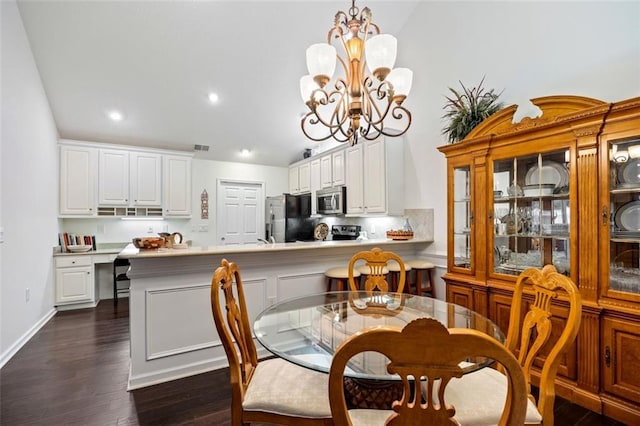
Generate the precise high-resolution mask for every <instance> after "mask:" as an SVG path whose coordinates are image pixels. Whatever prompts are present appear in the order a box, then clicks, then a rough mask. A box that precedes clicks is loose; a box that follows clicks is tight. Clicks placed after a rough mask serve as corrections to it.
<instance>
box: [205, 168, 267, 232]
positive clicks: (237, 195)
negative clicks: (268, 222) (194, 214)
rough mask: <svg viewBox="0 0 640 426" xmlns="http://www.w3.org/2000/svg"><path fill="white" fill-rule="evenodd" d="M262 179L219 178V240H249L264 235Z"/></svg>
mask: <svg viewBox="0 0 640 426" xmlns="http://www.w3.org/2000/svg"><path fill="white" fill-rule="evenodd" d="M263 185H264V184H263V183H256V182H236V181H227V180H219V181H218V188H217V197H216V198H217V211H218V214H217V221H216V222H217V235H218V244H221V245H226V244H249V243H256V242H257V241H258V238H264V228H265V219H264V188H263Z"/></svg>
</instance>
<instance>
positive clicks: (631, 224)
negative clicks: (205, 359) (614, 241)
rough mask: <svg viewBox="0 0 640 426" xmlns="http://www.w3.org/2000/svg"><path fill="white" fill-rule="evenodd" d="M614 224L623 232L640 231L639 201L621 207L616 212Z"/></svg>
mask: <svg viewBox="0 0 640 426" xmlns="http://www.w3.org/2000/svg"><path fill="white" fill-rule="evenodd" d="M615 222H616V226H617V227H618V228H619V229H622V230H623V231H640V201H631V202H629V203H627V204H624V205H622V207H620V208H619V209H618V211H617V212H616V216H615Z"/></svg>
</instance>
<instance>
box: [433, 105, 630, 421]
mask: <svg viewBox="0 0 640 426" xmlns="http://www.w3.org/2000/svg"><path fill="white" fill-rule="evenodd" d="M532 102H533V103H534V104H535V105H536V106H538V107H539V108H540V109H541V110H542V115H541V116H540V117H538V118H525V119H523V120H522V121H521V122H519V123H513V115H514V113H515V111H516V109H517V107H516V106H512V107H509V108H506V109H504V110H502V111H499V112H498V113H496V114H494V115H493V116H491V117H489V118H488V119H487V120H485V121H484V122H483V123H481V124H480V125H479V126H478V127H476V128H475V129H474V130H473V131H472V132H471V133H470V134H469V135H468V136H467V137H466V138H465V139H464V140H463V141H461V142H459V143H455V144H451V145H446V146H441V147H439V150H440V151H441V152H442V153H444V154H445V155H446V158H447V185H448V188H447V189H448V201H447V215H448V225H447V229H448V259H447V261H448V268H447V269H448V270H447V273H446V274H444V275H443V279H444V280H445V282H446V285H447V299H448V300H449V301H452V302H455V303H459V304H464V305H465V306H467V307H469V308H472V309H474V310H476V311H478V312H481V313H484V314H486V315H487V316H488V317H489V318H490V319H491V320H493V321H494V322H496V323H497V324H498V325H499V326H500V327H501V328H502V329H503V330H507V329H508V327H509V324H508V321H509V316H508V312H509V307H510V303H511V292H512V289H513V285H514V283H515V281H516V277H517V276H518V275H519V274H520V273H521V272H522V271H524V270H525V269H526V268H529V267H536V268H541V267H542V266H544V265H553V266H555V268H556V270H557V271H558V272H560V273H562V274H565V275H567V276H569V277H571V279H572V280H573V281H574V282H576V283H577V284H578V286H579V289H580V293H581V295H582V302H583V308H582V309H583V311H582V324H581V329H580V331H579V333H578V336H577V339H576V342H575V343H574V345H573V347H572V348H570V349H569V351H568V353H567V354H566V355H565V357H564V359H563V362H562V364H561V365H560V367H559V370H558V374H559V378H558V379H557V380H556V389H558V393H559V394H563V393H564V394H566V395H574V396H575V395H580V396H579V398H577V399H576V400H575V401H576V402H578V403H580V404H581V405H584V406H585V407H587V408H589V409H591V410H594V411H598V412H606V413H607V415H608V416H610V417H613V418H615V419H617V420H619V421H621V422H624V423H627V424H638V423H640V399H639V395H640V387H639V386H638V377H640V376H638V374H637V372H636V371H635V370H634V369H633V367H631V365H633V363H632V362H629V360H635V359H640V344H639V343H638V342H640V325H639V324H640V98H634V99H630V100H627V101H622V102H617V103H613V104H610V103H605V102H602V101H599V100H596V99H590V98H584V97H578V96H550V97H544V98H538V99H533V100H532ZM552 303H553V306H554V309H555V310H554V315H553V318H552V319H551V321H555V322H560V323H561V322H563V321H565V319H566V312H567V307H566V302H565V301H564V300H553V302H552ZM557 338H558V336H555V337H552V339H557ZM543 362H544V360H543V359H542V358H541V359H539V360H536V361H534V365H535V363H539V365H542V363H543ZM537 380H538V375H537V374H535V375H534V377H533V378H532V381H533V383H534V384H537Z"/></svg>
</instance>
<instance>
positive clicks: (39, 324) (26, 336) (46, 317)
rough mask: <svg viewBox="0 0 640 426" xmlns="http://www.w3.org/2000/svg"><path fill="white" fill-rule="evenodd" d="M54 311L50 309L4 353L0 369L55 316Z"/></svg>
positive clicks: (0, 361) (0, 359) (0, 358)
mask: <svg viewBox="0 0 640 426" xmlns="http://www.w3.org/2000/svg"><path fill="white" fill-rule="evenodd" d="M56 312H57V311H56V310H55V309H51V310H50V311H49V312H47V313H46V314H45V315H44V316H43V317H42V318H40V320H39V321H38V322H37V323H35V324H34V325H33V327H31V328H30V329H29V330H28V331H27V332H26V333H25V334H23V335H22V336H21V337H20V338H19V339H18V340H17V341H16V342H15V343H14V344H13V345H11V347H10V348H9V349H7V350H6V351H4V353H3V354H2V356H1V357H0V368H2V367H4V365H5V364H6V363H7V362H9V360H10V359H11V358H13V356H14V355H15V354H16V353H17V352H18V351H19V350H20V349H22V347H23V346H24V345H25V344H26V343H27V342H28V341H29V340H31V338H32V337H33V336H34V335H35V334H36V333H37V332H38V331H40V329H41V328H42V327H44V325H45V324H46V323H47V322H49V320H50V319H51V318H53V316H54V315H55V314H56Z"/></svg>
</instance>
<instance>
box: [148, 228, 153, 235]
mask: <svg viewBox="0 0 640 426" xmlns="http://www.w3.org/2000/svg"><path fill="white" fill-rule="evenodd" d="M147 234H153V226H150V227H149V229H147Z"/></svg>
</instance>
